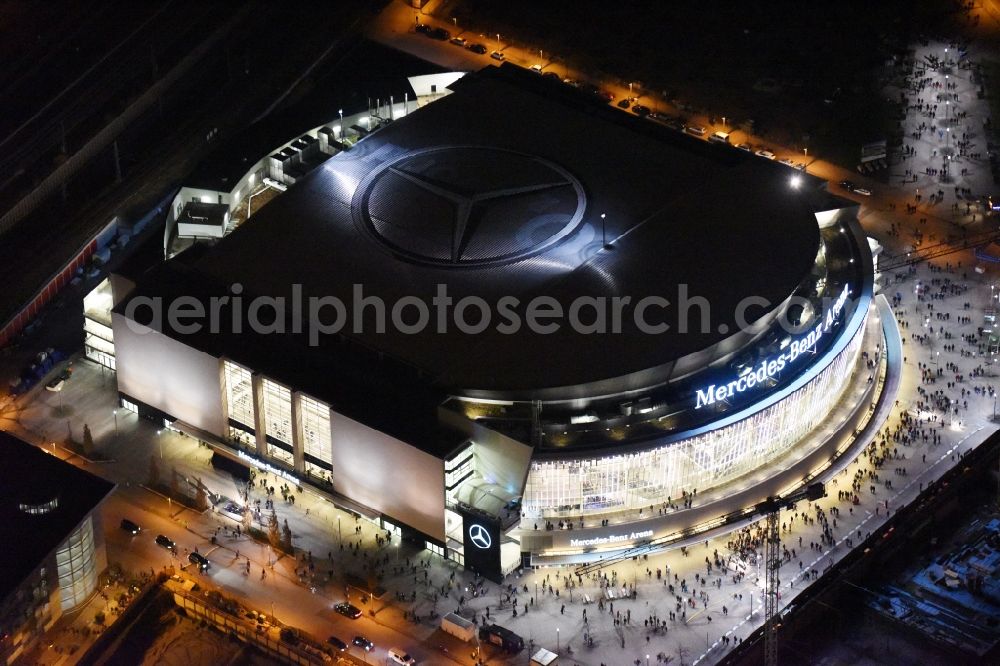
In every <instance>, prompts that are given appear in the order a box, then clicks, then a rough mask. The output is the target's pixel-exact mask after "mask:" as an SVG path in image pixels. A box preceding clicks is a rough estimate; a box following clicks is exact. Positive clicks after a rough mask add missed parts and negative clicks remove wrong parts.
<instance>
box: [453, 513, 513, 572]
mask: <svg viewBox="0 0 1000 666" xmlns="http://www.w3.org/2000/svg"><path fill="white" fill-rule="evenodd" d="M459 513H460V514H461V515H462V537H463V539H462V540H463V543H462V554H463V556H464V558H465V568H466V569H468V570H469V571H475V572H476V573H478V574H480V575H481V576H483V577H485V578H487V579H489V580H492V581H494V582H500V581H501V580H502V579H503V574H502V573H501V572H502V566H501V563H500V541H501V537H500V534H501V531H500V520H499V519H497V518H495V517H493V516H489V515H487V514H485V513H479V512H477V511H474V510H471V509H459Z"/></svg>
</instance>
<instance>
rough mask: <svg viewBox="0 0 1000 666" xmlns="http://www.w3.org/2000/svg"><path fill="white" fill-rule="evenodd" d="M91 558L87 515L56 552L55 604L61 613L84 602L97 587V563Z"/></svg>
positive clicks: (90, 523)
mask: <svg viewBox="0 0 1000 666" xmlns="http://www.w3.org/2000/svg"><path fill="white" fill-rule="evenodd" d="M94 559H95V554H94V523H93V521H92V520H91V518H90V516H87V519H86V520H84V521H83V523H81V524H80V527H78V528H77V529H76V531H74V532H73V533H72V534H70V535H69V538H68V539H66V541H64V542H63V544H62V546H60V547H59V550H57V551H56V571H57V575H58V576H59V604H60V606H62V609H63V610H64V611H65V610H69V609H71V608H75V607H77V606H79V605H80V604H81V603H83V602H84V601H86V600H87V598H88V597H89V596H90V593H91V592H93V591H94V588H95V587H97V564H96V562H95V561H94Z"/></svg>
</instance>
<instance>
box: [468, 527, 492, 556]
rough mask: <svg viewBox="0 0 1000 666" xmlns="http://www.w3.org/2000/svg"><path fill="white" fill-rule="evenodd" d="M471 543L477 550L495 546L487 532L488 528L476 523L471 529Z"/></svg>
mask: <svg viewBox="0 0 1000 666" xmlns="http://www.w3.org/2000/svg"><path fill="white" fill-rule="evenodd" d="M469 541H471V542H472V544H473V545H474V546H475V547H476V548H482V549H483V550H485V549H487V548H489V547H490V546H492V545H493V539H492V538H490V533H489V532H487V531H486V528H485V527H483V526H482V525H480V524H479V523H474V524H473V525H471V526H470V527H469Z"/></svg>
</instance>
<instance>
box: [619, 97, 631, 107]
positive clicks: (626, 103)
mask: <svg viewBox="0 0 1000 666" xmlns="http://www.w3.org/2000/svg"><path fill="white" fill-rule="evenodd" d="M630 106H632V100H630V99H629V98H628V97H623V98H622V99H621V100H620V101H619V102H618V108H619V109H627V108H628V107H630Z"/></svg>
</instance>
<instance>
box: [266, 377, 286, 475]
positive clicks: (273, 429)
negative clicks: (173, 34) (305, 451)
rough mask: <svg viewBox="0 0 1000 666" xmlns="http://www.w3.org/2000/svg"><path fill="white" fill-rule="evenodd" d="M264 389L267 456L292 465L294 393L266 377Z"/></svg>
mask: <svg viewBox="0 0 1000 666" xmlns="http://www.w3.org/2000/svg"><path fill="white" fill-rule="evenodd" d="M262 388H263V390H264V434H265V435H266V439H267V455H268V456H270V457H272V458H275V459H276V460H280V461H282V462H284V463H287V464H292V463H293V461H294V456H293V454H292V392H291V391H289V390H288V389H287V388H285V387H284V386H282V385H281V384H278V383H275V382H273V381H271V380H270V379H267V378H266V377H265V378H264V381H263V384H262Z"/></svg>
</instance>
